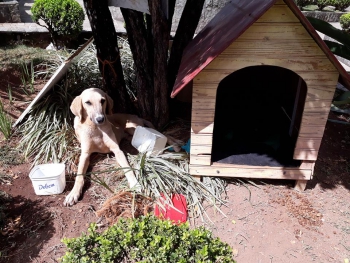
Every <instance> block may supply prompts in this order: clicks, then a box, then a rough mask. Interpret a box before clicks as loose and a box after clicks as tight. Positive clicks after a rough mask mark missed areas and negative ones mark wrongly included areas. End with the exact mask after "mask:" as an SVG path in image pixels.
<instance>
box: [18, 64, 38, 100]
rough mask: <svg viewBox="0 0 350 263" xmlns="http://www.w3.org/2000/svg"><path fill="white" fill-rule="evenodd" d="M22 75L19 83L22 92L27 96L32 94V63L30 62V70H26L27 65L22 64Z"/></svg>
mask: <svg viewBox="0 0 350 263" xmlns="http://www.w3.org/2000/svg"><path fill="white" fill-rule="evenodd" d="M21 66H22V75H21V81H22V85H23V91H24V93H25V94H27V95H29V94H32V93H34V83H35V79H34V66H33V61H31V62H30V68H29V69H28V65H27V64H26V63H22V65H21ZM27 86H28V87H29V91H28V89H27Z"/></svg>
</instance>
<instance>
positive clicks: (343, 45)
mask: <svg viewBox="0 0 350 263" xmlns="http://www.w3.org/2000/svg"><path fill="white" fill-rule="evenodd" d="M307 19H308V20H309V22H310V23H311V24H312V26H313V27H314V28H315V29H316V30H317V31H320V32H321V33H323V34H325V35H327V36H329V37H331V38H332V39H334V40H335V41H338V42H339V43H337V42H335V41H330V40H324V42H325V43H326V45H327V46H328V48H329V49H330V50H331V51H332V53H333V54H335V55H337V56H340V57H343V58H346V59H349V60H350V35H349V34H348V33H346V32H344V31H343V30H341V29H337V28H335V27H334V26H332V25H331V24H329V23H328V22H325V21H323V20H321V19H318V18H314V17H307Z"/></svg>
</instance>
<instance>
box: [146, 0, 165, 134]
mask: <svg viewBox="0 0 350 263" xmlns="http://www.w3.org/2000/svg"><path fill="white" fill-rule="evenodd" d="M148 6H149V9H150V13H151V18H152V35H153V46H154V62H153V83H154V113H155V121H156V124H157V127H158V128H161V127H164V126H165V124H166V123H167V122H168V121H169V103H168V102H169V98H170V96H169V95H170V93H169V92H168V82H167V58H168V48H169V37H170V35H169V23H168V20H167V19H166V17H165V14H164V13H163V11H162V1H161V0H148Z"/></svg>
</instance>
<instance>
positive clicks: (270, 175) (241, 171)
mask: <svg viewBox="0 0 350 263" xmlns="http://www.w3.org/2000/svg"><path fill="white" fill-rule="evenodd" d="M190 174H193V175H201V176H217V177H241V178H264V179H292V180H309V179H310V178H311V176H312V170H311V169H299V168H294V169H293V168H279V169H276V168H275V167H257V166H255V167H253V166H252V167H249V168H248V167H232V166H230V165H227V166H226V167H224V166H216V165H215V164H213V165H211V166H205V165H190Z"/></svg>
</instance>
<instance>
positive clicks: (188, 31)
mask: <svg viewBox="0 0 350 263" xmlns="http://www.w3.org/2000/svg"><path fill="white" fill-rule="evenodd" d="M203 5H204V0H187V2H186V5H185V8H184V10H183V12H182V15H181V18H180V22H179V25H178V27H177V30H176V35H175V38H174V41H173V45H172V48H171V53H170V58H169V64H168V85H169V92H171V90H172V89H173V86H174V84H175V80H176V76H177V73H178V71H179V67H180V63H181V58H182V53H183V51H184V49H185V48H186V46H187V45H188V43H190V41H191V40H192V38H193V36H194V33H195V31H196V28H197V26H198V22H199V19H200V17H201V14H202V9H203Z"/></svg>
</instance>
